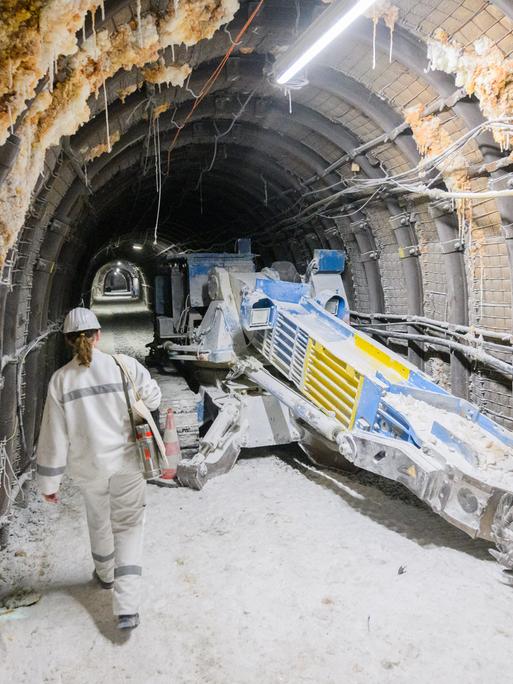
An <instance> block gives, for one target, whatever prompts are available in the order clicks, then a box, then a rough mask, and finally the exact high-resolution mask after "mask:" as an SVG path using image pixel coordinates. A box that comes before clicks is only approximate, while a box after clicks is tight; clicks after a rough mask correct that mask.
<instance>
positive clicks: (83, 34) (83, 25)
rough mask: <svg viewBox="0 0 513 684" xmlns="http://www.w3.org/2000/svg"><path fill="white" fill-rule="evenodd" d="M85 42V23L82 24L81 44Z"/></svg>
mask: <svg viewBox="0 0 513 684" xmlns="http://www.w3.org/2000/svg"><path fill="white" fill-rule="evenodd" d="M85 42H86V30H85V21H84V23H83V24H82V43H85Z"/></svg>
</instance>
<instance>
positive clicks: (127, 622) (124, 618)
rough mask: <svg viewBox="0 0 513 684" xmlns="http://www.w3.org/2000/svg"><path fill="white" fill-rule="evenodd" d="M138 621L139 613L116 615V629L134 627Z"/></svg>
mask: <svg viewBox="0 0 513 684" xmlns="http://www.w3.org/2000/svg"><path fill="white" fill-rule="evenodd" d="M139 622H140V620H139V613H134V614H133V615H118V629H135V628H136V627H137V625H138V624H139Z"/></svg>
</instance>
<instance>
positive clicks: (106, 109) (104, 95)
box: [103, 77, 112, 152]
mask: <svg viewBox="0 0 513 684" xmlns="http://www.w3.org/2000/svg"><path fill="white" fill-rule="evenodd" d="M103 101H104V103H105V127H106V129H107V152H110V151H111V149H112V148H111V146H110V130H109V108H108V104H107V86H106V84H105V77H104V78H103Z"/></svg>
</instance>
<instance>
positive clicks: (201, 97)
mask: <svg viewBox="0 0 513 684" xmlns="http://www.w3.org/2000/svg"><path fill="white" fill-rule="evenodd" d="M264 1H265V0H260V2H259V3H258V5H257V6H256V7H255V9H254V10H253V12H252V13H251V15H250V16H249V17H248V20H247V21H246V23H245V24H244V26H243V27H242V28H241V30H240V31H239V33H238V34H237V37H236V38H235V40H234V41H233V42H232V44H231V45H230V47H229V48H228V50H227V51H226V54H225V55H224V57H223V59H222V60H221V62H220V63H219V64H218V65H217V67H216V68H215V69H214V71H213V72H212V74H211V75H210V76H209V78H208V80H207V82H206V83H205V84H204V85H203V87H202V88H201V90H200V93H199V95H198V97H197V98H196V100H195V102H194V104H193V105H192V107H191V111H190V112H189V113H188V114H187V116H186V117H185V119H184V121H183V123H182V125H181V126H180V128H178V129H177V131H176V133H175V135H174V137H173V140H172V141H171V145H170V146H169V150H168V152H167V172H166V174H167V175H169V167H170V163H171V152H172V151H173V150H174V148H175V146H176V141H177V140H178V137H179V135H180V133H181V132H182V129H183V128H185V126H186V125H187V124H188V122H189V121H190V119H191V116H192V115H193V114H194V112H195V110H196V108H197V107H198V106H199V105H200V104H201V102H202V101H203V100H204V98H205V97H206V96H207V95H208V93H209V91H210V89H211V88H212V86H213V85H214V83H215V82H216V81H217V79H218V77H219V75H220V73H221V71H222V70H223V68H224V65H225V64H226V62H227V61H228V60H229V59H230V56H231V54H232V52H233V50H234V48H235V47H236V46H237V43H239V41H240V39H241V38H242V36H243V35H244V34H245V33H246V31H247V30H248V28H249V27H250V26H251V24H252V22H253V20H254V18H255V17H256V15H257V14H258V13H259V11H260V8H261V7H262V5H263V4H264Z"/></svg>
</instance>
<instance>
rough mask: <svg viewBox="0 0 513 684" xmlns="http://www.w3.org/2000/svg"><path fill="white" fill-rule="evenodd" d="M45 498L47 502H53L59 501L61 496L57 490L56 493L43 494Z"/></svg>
mask: <svg viewBox="0 0 513 684" xmlns="http://www.w3.org/2000/svg"><path fill="white" fill-rule="evenodd" d="M43 499H44V500H45V501H46V502H47V503H51V504H56V503H59V497H58V496H57V492H55V494H43Z"/></svg>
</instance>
